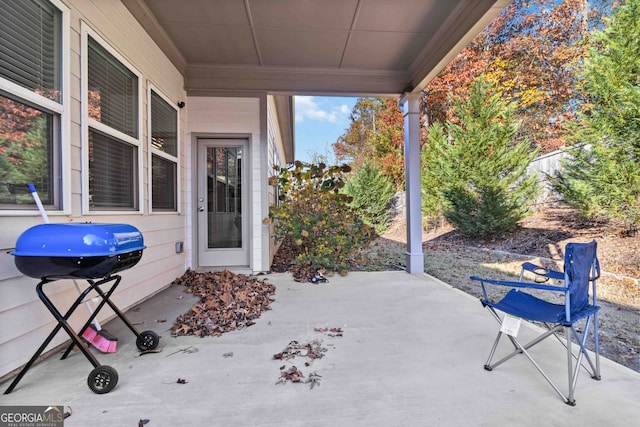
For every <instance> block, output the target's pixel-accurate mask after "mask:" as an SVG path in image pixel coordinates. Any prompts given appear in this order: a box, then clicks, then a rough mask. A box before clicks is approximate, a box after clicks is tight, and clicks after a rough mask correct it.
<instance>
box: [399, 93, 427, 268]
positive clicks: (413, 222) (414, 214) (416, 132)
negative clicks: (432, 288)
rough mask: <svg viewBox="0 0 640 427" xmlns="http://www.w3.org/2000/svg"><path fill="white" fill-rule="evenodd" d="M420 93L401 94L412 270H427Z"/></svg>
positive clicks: (409, 248) (408, 231)
mask: <svg viewBox="0 0 640 427" xmlns="http://www.w3.org/2000/svg"><path fill="white" fill-rule="evenodd" d="M419 100H420V95H419V94H411V93H405V94H404V95H402V97H401V98H400V109H401V110H402V114H403V116H404V171H405V172H404V173H405V192H406V197H407V205H406V208H407V252H406V265H407V272H408V273H410V274H422V273H424V253H423V252H422V206H421V200H420V185H421V183H420V105H419Z"/></svg>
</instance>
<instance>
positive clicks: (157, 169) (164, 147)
mask: <svg viewBox="0 0 640 427" xmlns="http://www.w3.org/2000/svg"><path fill="white" fill-rule="evenodd" d="M150 150H151V152H152V156H151V209H152V210H153V211H177V210H178V178H177V175H178V174H177V170H178V158H177V156H178V112H177V110H176V109H175V108H174V107H172V106H171V105H169V104H168V103H167V102H166V101H165V100H164V99H163V98H162V97H161V96H160V95H158V94H157V93H156V92H155V91H153V90H152V91H151V146H150ZM160 154H162V155H160Z"/></svg>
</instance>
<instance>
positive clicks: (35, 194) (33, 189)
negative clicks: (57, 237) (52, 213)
mask: <svg viewBox="0 0 640 427" xmlns="http://www.w3.org/2000/svg"><path fill="white" fill-rule="evenodd" d="M29 191H31V195H32V196H33V200H35V201H36V205H37V206H38V209H40V215H42V219H43V220H44V222H45V223H46V224H49V217H48V216H47V212H46V211H45V210H44V206H42V202H41V201H40V196H38V192H37V191H36V187H35V185H33V184H29Z"/></svg>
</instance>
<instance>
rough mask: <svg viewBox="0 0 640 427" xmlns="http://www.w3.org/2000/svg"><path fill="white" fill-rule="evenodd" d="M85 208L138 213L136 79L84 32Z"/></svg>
mask: <svg viewBox="0 0 640 427" xmlns="http://www.w3.org/2000/svg"><path fill="white" fill-rule="evenodd" d="M86 40H87V49H86V52H87V78H86V81H87V85H86V97H87V101H86V106H87V107H86V117H87V124H88V130H87V147H88V150H87V153H88V159H87V166H88V176H87V179H88V189H89V199H88V207H89V210H91V211H96V210H133V211H138V210H139V207H140V203H139V198H140V195H139V189H140V185H139V170H140V166H139V158H140V153H139V151H140V142H139V137H140V136H139V135H140V130H139V122H140V120H139V108H140V107H139V105H140V100H139V96H138V94H139V85H140V83H139V81H140V79H139V77H138V74H137V73H135V72H133V71H132V68H131V67H128V66H127V65H125V64H124V62H123V61H121V60H120V59H118V58H116V56H115V54H113V53H111V52H110V51H109V50H107V49H106V48H105V47H103V46H102V45H101V44H100V43H99V42H98V39H97V37H94V36H93V35H91V34H87V39H86Z"/></svg>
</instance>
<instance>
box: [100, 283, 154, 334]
mask: <svg viewBox="0 0 640 427" xmlns="http://www.w3.org/2000/svg"><path fill="white" fill-rule="evenodd" d="M113 277H117V278H118V279H117V281H116V283H115V284H114V285H113V287H112V288H111V289H109V291H108V292H106V293H105V292H104V291H103V290H102V289H100V286H95V288H94V290H95V291H96V292H97V293H98V295H100V296H101V297H102V301H100V304H98V307H96V313H97V312H98V311H99V310H100V309H101V308H102V307H103V306H104V304H105V303H106V304H107V305H108V306H109V307H111V310H113V312H114V313H115V314H116V316H118V317H119V318H120V320H122V322H123V323H124V324H125V325H126V326H127V328H129V329H130V330H131V332H133V334H134V335H135V336H136V338H137V339H139V340H142V341H144V337H143V336H141V335H140V332H138V330H137V329H136V327H135V326H133V323H131V322H130V321H129V319H127V317H126V316H125V315H124V314H123V313H122V311H120V309H119V308H118V307H117V306H116V305H115V304H114V303H113V302H111V299H109V298H110V297H111V294H112V293H113V290H114V288H115V287H116V286H117V285H118V283H120V280H121V277H120V276H113ZM101 284H102V283H101V282H98V283H97V284H96V285H101ZM94 314H95V313H94ZM91 320H93V319H91Z"/></svg>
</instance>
